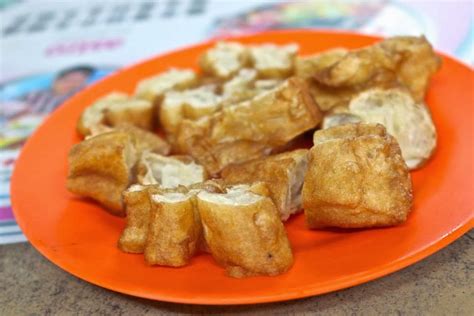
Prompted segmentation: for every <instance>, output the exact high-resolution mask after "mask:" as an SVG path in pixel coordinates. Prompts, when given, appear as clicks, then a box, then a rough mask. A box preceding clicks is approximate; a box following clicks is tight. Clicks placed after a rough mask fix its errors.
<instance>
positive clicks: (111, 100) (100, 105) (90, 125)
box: [76, 92, 128, 136]
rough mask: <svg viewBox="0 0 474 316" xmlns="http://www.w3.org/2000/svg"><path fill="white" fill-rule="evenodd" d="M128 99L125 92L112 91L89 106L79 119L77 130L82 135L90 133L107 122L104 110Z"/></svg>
mask: <svg viewBox="0 0 474 316" xmlns="http://www.w3.org/2000/svg"><path fill="white" fill-rule="evenodd" d="M127 99H128V96H127V95H126V94H125V93H121V92H112V93H110V94H108V95H106V96H104V97H102V98H100V99H98V100H97V101H96V102H94V103H93V104H92V105H90V106H88V107H87V108H86V109H85V110H84V111H83V112H82V114H81V117H80V118H79V120H78V121H77V126H76V129H77V132H78V133H79V134H81V135H82V136H87V135H90V134H91V133H92V132H91V130H92V129H94V128H97V127H98V126H102V125H103V124H105V117H104V112H105V110H106V109H107V108H109V107H111V106H112V105H113V104H115V103H117V102H123V101H126V100H127Z"/></svg>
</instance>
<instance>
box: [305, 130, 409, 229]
mask: <svg viewBox="0 0 474 316" xmlns="http://www.w3.org/2000/svg"><path fill="white" fill-rule="evenodd" d="M368 126H370V125H367V126H366V127H368ZM351 127H352V128H353V131H352V133H348V135H347V136H341V137H336V135H339V134H340V133H339V132H340V131H337V132H336V133H334V136H335V137H332V138H331V137H317V134H318V133H319V132H316V133H315V138H317V139H318V141H317V142H315V146H314V147H313V148H311V150H310V160H309V167H308V171H307V173H306V177H305V180H304V184H303V208H304V212H305V217H306V223H307V225H308V227H309V228H312V229H317V228H324V227H341V228H368V227H378V226H391V225H397V224H401V223H403V222H404V221H405V220H406V218H407V216H408V214H409V212H410V210H411V206H412V199H413V196H412V184H411V178H410V174H409V172H408V168H407V166H406V164H405V162H404V160H403V158H402V156H401V151H400V147H399V146H398V144H397V142H396V140H395V138H393V137H392V136H389V135H385V136H381V135H376V134H375V133H371V132H369V128H361V124H350V125H345V126H343V128H344V129H345V130H348V129H350V128H351ZM340 128H341V127H333V128H330V129H327V130H324V131H323V132H324V133H326V134H329V133H332V130H334V129H336V130H337V129H340ZM374 129H377V126H375V128H374ZM355 135H361V136H355Z"/></svg>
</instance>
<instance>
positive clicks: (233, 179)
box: [221, 149, 308, 221]
mask: <svg viewBox="0 0 474 316" xmlns="http://www.w3.org/2000/svg"><path fill="white" fill-rule="evenodd" d="M307 167H308V150H307V149H297V150H294V151H290V152H284V153H281V154H277V155H273V156H269V157H266V158H260V159H256V160H252V161H249V162H246V163H243V164H238V165H231V166H228V167H226V168H225V169H224V170H223V171H222V174H221V175H222V178H223V179H224V181H225V182H226V183H228V184H245V183H246V184H252V183H254V182H258V181H262V182H264V183H266V184H267V186H268V189H269V190H270V192H271V198H272V200H273V202H274V203H275V205H276V206H277V208H278V211H279V213H280V217H281V219H282V220H284V221H285V220H287V219H288V218H289V217H290V215H292V214H294V213H296V212H297V211H299V210H300V208H301V188H302V186H303V180H304V176H305V173H306V168H307Z"/></svg>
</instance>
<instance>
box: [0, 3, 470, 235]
mask: <svg viewBox="0 0 474 316" xmlns="http://www.w3.org/2000/svg"><path fill="white" fill-rule="evenodd" d="M473 6H474V3H473V1H470V0H465V1H448V0H436V1H429V0H418V1H403V0H398V1H390V0H367V1H360V0H308V1H252V0H245V1H244V0H240V1H236V0H160V1H150V0H148V1H146V0H133V1H131V0H130V1H123V0H114V1H112V0H81V1H76V0H56V1H46V0H29V1H28V0H0V23H1V25H0V27H1V29H0V41H1V49H0V244H2V243H11V242H20V241H25V238H24V236H23V235H22V234H21V231H20V229H19V228H18V226H17V225H16V223H15V220H14V217H13V214H12V210H11V207H10V195H9V183H10V177H11V173H12V170H13V166H14V163H15V159H16V157H17V156H18V154H19V151H20V149H21V146H22V145H23V144H24V142H25V141H26V139H27V138H28V136H29V135H30V134H31V133H32V132H33V131H34V129H35V128H36V127H37V126H38V125H39V124H40V123H41V122H42V121H43V120H44V118H45V117H47V115H48V114H49V113H51V112H52V111H54V110H55V109H56V108H57V107H59V106H60V105H61V104H62V103H63V102H64V101H65V100H66V99H68V98H69V97H71V96H72V95H74V94H75V93H77V92H78V91H79V90H81V89H83V88H84V87H86V86H87V85H89V84H91V83H93V82H94V81H96V80H98V79H100V78H102V77H104V76H106V75H108V74H110V73H113V72H114V71H116V70H117V69H120V68H121V67H124V66H126V65H129V64H131V63H135V62H137V61H139V60H141V59H144V58H147V57H150V56H153V55H156V54H159V53H162V52H165V51H168V50H171V49H176V48H179V47H183V46H186V45H190V44H193V43H197V42H199V41H202V40H205V39H209V38H216V37H217V38H225V37H228V36H234V35H241V34H249V33H255V32H260V31H265V30H270V29H287V28H311V29H325V30H328V29H329V30H347V31H353V32H360V33H366V34H376V35H382V36H391V35H420V34H424V35H425V36H426V37H427V38H428V39H429V40H430V42H431V43H433V45H434V46H435V48H436V49H437V50H439V51H442V52H444V53H447V54H450V55H452V56H455V57H457V58H458V59H461V60H462V61H464V62H465V63H467V64H469V65H471V66H472V65H473V63H474V45H473V42H474V41H473V39H474V23H473V21H472V13H473V11H474V7H473ZM58 132H60V131H58ZM45 150H47V148H45Z"/></svg>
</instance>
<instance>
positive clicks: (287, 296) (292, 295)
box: [10, 29, 474, 305]
mask: <svg viewBox="0 0 474 316" xmlns="http://www.w3.org/2000/svg"><path fill="white" fill-rule="evenodd" d="M295 32H298V33H313V34H321V33H325V34H339V35H348V36H357V37H365V38H368V39H371V40H381V39H383V38H385V37H383V36H376V35H368V34H362V33H357V32H351V31H338V30H330V29H329V30H328V29H317V30H314V29H285V30H270V31H265V32H257V33H252V34H245V35H238V36H229V37H219V38H211V39H207V40H204V41H200V42H197V43H194V44H191V45H185V46H181V47H178V48H176V49H173V50H168V51H165V52H162V53H160V54H156V55H153V56H151V57H149V58H144V59H140V60H138V61H137V62H134V63H132V64H130V65H128V66H125V67H123V68H120V69H119V70H118V71H117V72H114V73H112V74H110V75H107V76H106V77H104V78H102V79H100V80H99V81H97V82H95V83H93V84H92V85H89V86H88V87H86V88H85V89H83V90H81V91H80V92H79V93H77V94H75V95H74V96H73V97H71V98H70V99H68V100H67V101H65V102H64V103H63V104H62V105H61V106H60V107H59V108H58V109H57V111H54V113H52V114H50V115H49V116H48V117H47V118H46V119H45V120H44V121H43V122H42V123H41V125H40V126H39V127H38V128H37V129H36V130H35V131H34V132H33V134H32V135H30V137H29V138H28V139H27V141H26V143H25V144H24V146H23V147H22V150H21V151H20V155H19V156H18V159H17V161H16V163H15V167H14V170H13V173H12V177H11V182H10V188H11V207H12V211H13V214H14V216H15V220H16V222H17V224H18V226H19V227H20V229H21V230H22V232H23V234H24V235H25V236H26V238H27V239H28V242H29V243H30V244H31V245H32V246H33V248H35V249H36V250H37V251H38V252H39V253H40V254H42V255H43V256H44V257H45V258H46V259H48V261H50V262H51V263H53V264H54V265H56V266H58V267H60V268H61V269H62V270H64V271H65V272H67V273H69V274H71V275H73V276H75V277H77V278H79V279H81V280H84V281H86V282H88V283H91V284H94V285H95V286H99V287H102V288H105V289H108V290H111V291H113V292H117V293H122V294H126V295H131V296H135V297H142V298H146V299H150V300H159V301H166V302H172V303H185V304H199V305H245V304H263V303H270V302H280V301H289V300H295V299H300V298H306V297H310V296H317V295H321V294H325V293H330V292H334V291H338V290H343V289H346V288H349V287H353V286H356V285H360V284H363V283H367V282H369V281H372V280H375V279H378V278H381V277H383V276H386V275H389V274H391V273H394V272H397V271H399V270H401V269H404V268H406V267H408V266H410V265H413V264H415V263H417V262H419V261H421V260H422V259H424V258H426V257H428V256H430V255H432V254H434V253H435V252H437V251H439V250H441V249H442V248H444V247H446V246H448V245H449V244H451V243H452V242H454V241H455V240H457V239H458V238H460V237H461V236H462V235H464V234H465V233H466V232H468V231H469V230H471V229H472V228H473V227H474V218H473V216H471V217H470V218H466V219H465V220H464V221H462V222H460V223H459V224H458V225H457V227H455V228H454V229H452V230H451V231H450V232H448V233H447V234H445V235H442V236H440V237H439V238H438V239H437V240H435V241H432V242H431V243H430V244H428V245H426V246H425V247H424V248H421V249H420V250H418V251H416V252H414V253H412V254H410V255H407V256H405V257H402V258H398V259H397V260H395V261H392V262H390V263H388V264H385V265H383V266H380V265H379V266H377V267H376V268H372V269H370V270H368V271H364V272H362V273H360V275H359V276H358V277H357V278H352V279H351V278H342V279H339V281H336V282H334V281H333V282H330V283H328V284H327V285H323V286H321V284H311V285H308V286H305V287H303V288H301V287H300V288H298V290H297V291H295V290H293V291H288V292H284V293H280V294H270V295H268V296H265V295H260V296H258V297H238V298H212V297H205V298H203V297H199V296H197V297H193V298H178V297H176V296H169V295H166V294H150V295H148V294H147V293H144V292H136V291H133V290H132V291H130V290H127V289H123V288H121V289H120V290H118V289H116V288H113V287H112V286H109V284H106V285H104V284H99V283H98V282H96V281H94V280H91V279H89V278H88V277H87V276H84V275H79V273H76V272H75V271H74V269H72V271H71V269H70V268H69V265H68V264H63V263H56V262H55V261H54V260H53V259H52V258H51V257H50V255H49V253H48V252H47V251H46V249H45V248H46V247H43V246H42V245H41V244H40V243H39V242H38V240H34V241H31V240H30V238H29V236H28V234H27V233H25V224H24V222H23V219H22V218H21V217H18V216H17V215H18V212H19V211H18V210H17V205H18V203H19V202H17V201H18V200H19V199H20V198H19V197H18V195H17V194H16V193H15V191H16V189H15V188H16V187H17V186H19V185H20V184H19V182H20V179H19V176H18V173H19V172H18V169H20V167H18V166H21V165H22V164H23V160H25V159H26V158H25V154H24V152H25V150H24V149H25V148H27V147H29V146H30V143H32V142H33V141H34V139H36V138H37V137H38V136H37V135H38V134H39V133H38V132H39V131H40V129H42V128H43V127H44V126H45V125H47V124H48V122H49V120H50V119H51V117H52V116H53V115H54V114H56V113H57V112H61V111H66V108H67V107H66V106H64V105H66V104H68V103H71V102H75V99H76V98H80V96H81V95H82V94H84V93H87V91H88V90H90V89H92V88H94V87H95V86H96V85H99V84H101V83H102V82H103V81H105V80H109V79H110V78H113V77H115V76H121V75H122V73H123V72H126V71H128V70H129V69H132V68H135V67H137V66H138V65H141V64H144V63H147V62H150V61H152V60H155V59H159V58H162V57H164V56H166V55H172V54H174V53H177V52H179V51H182V50H188V49H193V48H196V47H200V46H205V45H209V44H212V43H215V42H216V41H218V40H233V39H234V40H241V39H245V38H251V37H254V36H264V35H272V34H283V35H284V34H293V33H295ZM436 53H437V54H439V55H441V56H442V57H443V58H448V59H451V60H452V61H454V62H456V63H457V64H460V65H461V66H463V68H467V69H468V70H469V71H471V72H473V69H472V68H471V67H470V66H469V65H468V64H466V63H465V62H463V61H461V60H459V59H458V58H456V57H453V56H451V55H450V54H446V53H444V52H440V51H438V50H436ZM471 215H472V214H471ZM26 231H28V230H26ZM28 232H29V231H28ZM374 269H376V270H374ZM351 277H353V276H351Z"/></svg>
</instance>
